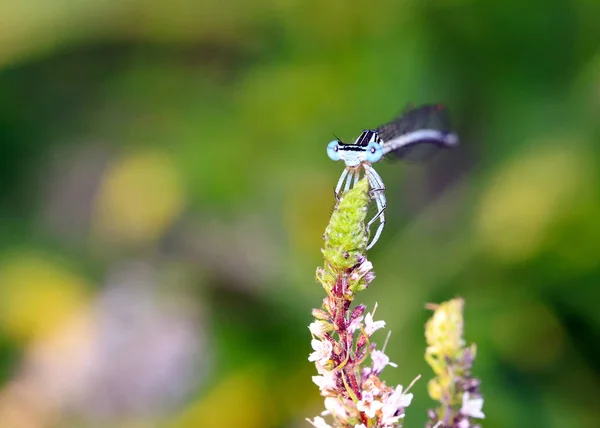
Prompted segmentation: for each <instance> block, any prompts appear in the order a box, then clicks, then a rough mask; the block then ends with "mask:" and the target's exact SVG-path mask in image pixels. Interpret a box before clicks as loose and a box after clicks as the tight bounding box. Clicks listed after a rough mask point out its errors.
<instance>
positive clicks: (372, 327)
mask: <svg viewBox="0 0 600 428" xmlns="http://www.w3.org/2000/svg"><path fill="white" fill-rule="evenodd" d="M376 310H377V303H375V308H374V309H373V312H372V313H371V312H369V313H368V314H367V316H366V317H365V333H367V335H369V336H371V335H372V334H373V333H375V332H376V331H377V330H379V329H380V328H383V327H385V321H373V315H375V311H376Z"/></svg>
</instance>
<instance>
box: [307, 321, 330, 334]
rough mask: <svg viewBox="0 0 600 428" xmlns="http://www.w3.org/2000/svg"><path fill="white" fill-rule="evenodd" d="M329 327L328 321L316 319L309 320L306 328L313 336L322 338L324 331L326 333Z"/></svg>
mask: <svg viewBox="0 0 600 428" xmlns="http://www.w3.org/2000/svg"><path fill="white" fill-rule="evenodd" d="M329 327H330V324H329V323H327V322H325V321H320V320H317V321H314V322H311V323H310V325H309V326H308V329H309V330H310V332H311V333H312V334H313V335H314V336H317V337H319V338H323V336H324V335H325V333H327V331H329Z"/></svg>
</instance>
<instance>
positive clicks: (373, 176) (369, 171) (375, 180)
mask: <svg viewBox="0 0 600 428" xmlns="http://www.w3.org/2000/svg"><path fill="white" fill-rule="evenodd" d="M363 167H364V168H365V175H366V176H367V180H369V186H370V187H371V197H372V198H373V199H375V204H376V205H377V214H375V217H373V218H372V219H371V220H369V223H367V229H368V230H370V228H371V225H372V224H373V223H375V221H377V219H379V227H377V230H376V231H375V236H373V239H372V240H371V243H370V244H369V245H367V250H369V249H371V247H373V245H375V243H376V242H377V241H378V240H379V237H380V236H381V232H382V231H383V227H384V225H385V208H386V206H387V200H386V198H385V186H384V184H383V180H382V179H381V177H380V176H379V174H377V171H375V169H373V167H371V166H370V165H369V164H363Z"/></svg>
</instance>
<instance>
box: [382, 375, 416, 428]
mask: <svg viewBox="0 0 600 428" xmlns="http://www.w3.org/2000/svg"><path fill="white" fill-rule="evenodd" d="M412 399H413V395H412V394H406V393H403V392H402V385H398V386H397V387H396V390H395V391H394V392H393V393H391V394H390V395H388V396H387V397H386V398H385V400H383V409H381V413H382V416H381V423H382V424H383V426H385V427H387V426H395V424H397V423H398V421H399V420H400V419H401V418H404V413H399V414H396V413H398V411H403V410H404V409H405V408H406V407H408V406H409V405H410V403H411V402H412Z"/></svg>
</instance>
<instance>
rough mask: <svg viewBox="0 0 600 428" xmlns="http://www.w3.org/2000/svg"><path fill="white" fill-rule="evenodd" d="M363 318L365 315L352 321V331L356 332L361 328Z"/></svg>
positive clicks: (350, 329) (350, 326) (350, 327)
mask: <svg viewBox="0 0 600 428" xmlns="http://www.w3.org/2000/svg"><path fill="white" fill-rule="evenodd" d="M362 320H363V316H362V315H361V316H359V317H357V318H356V319H353V320H352V321H351V322H350V325H349V326H348V330H349V331H350V333H354V332H355V331H356V330H358V329H360V327H361V322H362Z"/></svg>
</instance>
